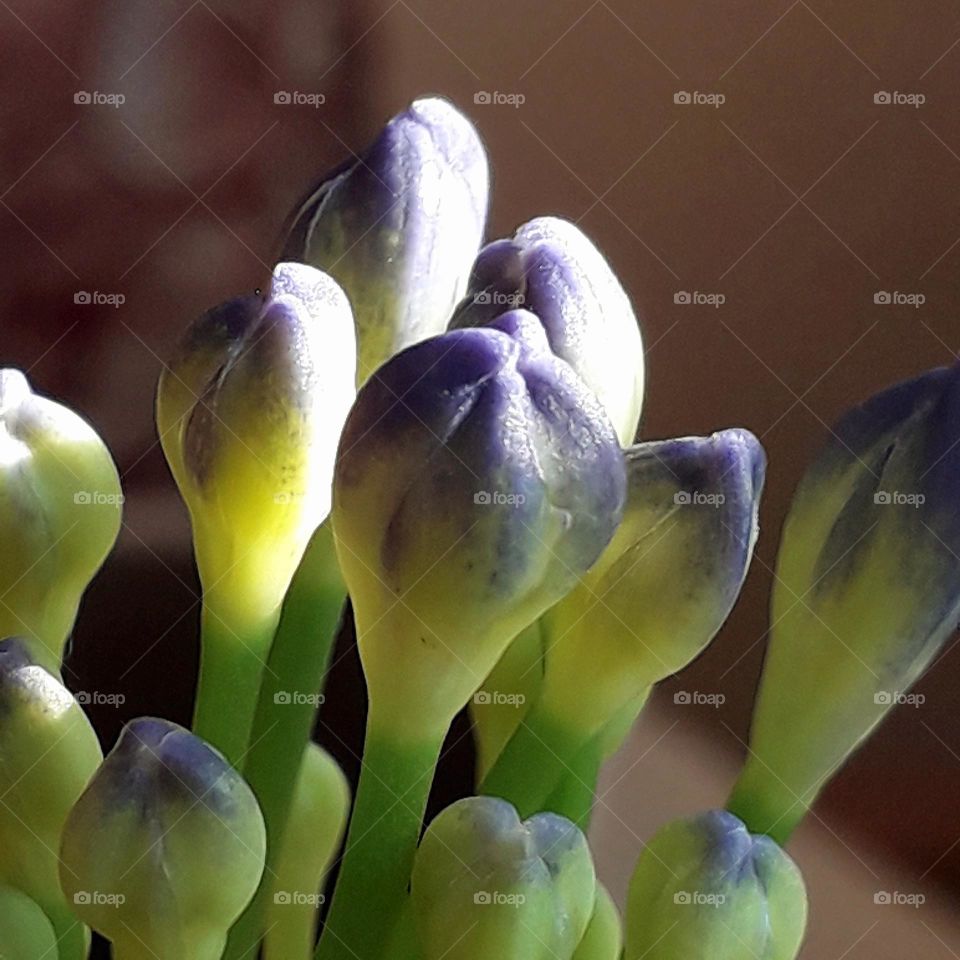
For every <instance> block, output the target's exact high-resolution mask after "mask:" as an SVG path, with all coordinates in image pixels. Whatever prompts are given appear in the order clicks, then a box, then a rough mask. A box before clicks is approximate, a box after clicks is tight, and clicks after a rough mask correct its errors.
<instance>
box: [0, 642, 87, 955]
mask: <svg viewBox="0 0 960 960" xmlns="http://www.w3.org/2000/svg"><path fill="white" fill-rule="evenodd" d="M102 756H103V754H102V753H101V752H100V744H99V741H98V740H97V735H96V734H95V733H94V731H93V727H91V726H90V722H89V720H87V717H86V715H85V714H84V712H83V710H82V709H81V707H80V705H79V704H78V703H77V701H76V700H75V699H74V697H73V695H72V694H71V693H70V691H69V690H67V689H66V687H64V686H63V684H61V683H60V681H59V679H58V678H57V677H55V676H54V675H53V674H51V673H49V672H47V670H45V669H44V668H43V667H41V666H39V665H38V664H37V663H36V662H35V661H34V659H33V648H32V647H31V648H28V647H27V645H26V644H25V643H23V642H22V641H20V640H19V639H13V638H11V639H7V640H3V641H0V797H2V798H3V802H2V803H0V849H2V850H3V856H2V857H0V881H2V882H3V883H4V884H8V885H9V886H12V887H16V888H17V889H19V890H22V891H23V892H24V893H26V894H27V895H28V896H29V897H30V898H31V899H32V900H34V901H36V903H37V904H38V905H39V906H40V908H41V909H42V910H43V911H44V912H45V913H46V915H47V916H48V917H49V918H50V920H51V922H52V923H53V925H54V928H55V930H56V932H57V936H58V938H60V939H61V950H62V955H63V956H64V957H72V956H75V955H76V952H77V951H78V950H79V949H80V946H79V945H80V944H82V943H83V942H84V939H85V931H84V930H83V929H82V928H81V927H80V925H79V924H78V923H77V922H76V919H75V918H74V917H73V914H72V913H71V911H70V908H69V907H68V905H67V901H66V900H65V899H64V896H63V893H62V891H61V889H60V881H59V877H58V861H57V850H58V849H59V848H60V837H61V834H62V832H63V826H64V823H65V821H66V819H67V815H68V814H69V812H70V809H71V807H73V805H74V803H75V802H76V800H77V798H78V797H79V796H80V794H81V793H82V792H83V790H84V788H85V787H86V786H87V783H88V782H89V780H90V778H91V777H92V776H93V774H94V771H95V770H96V769H97V767H98V765H99V763H100V760H101V759H102ZM0 915H2V911H0ZM71 951H73V952H71Z"/></svg>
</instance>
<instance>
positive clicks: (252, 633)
mask: <svg viewBox="0 0 960 960" xmlns="http://www.w3.org/2000/svg"><path fill="white" fill-rule="evenodd" d="M221 609H223V608H221V607H220V606H219V604H218V603H217V598H216V596H208V595H206V594H205V595H204V598H203V613H202V624H201V646H200V678H199V682H198V684H197V699H196V703H195V705H194V714H193V732H194V733H195V734H196V735H197V736H198V737H200V738H201V739H203V740H206V741H207V743H210V744H212V745H213V746H214V747H216V748H217V749H218V750H219V751H220V752H221V753H222V754H223V755H224V756H225V757H226V758H227V760H228V761H229V763H230V764H231V765H232V766H234V767H236V768H237V769H240V768H241V766H242V761H243V756H244V753H245V752H246V749H247V744H248V743H249V742H250V731H251V729H252V727H253V717H254V713H255V711H256V709H257V697H258V694H259V692H260V680H261V678H262V676H263V671H264V666H265V663H266V659H267V656H268V654H269V651H270V644H271V643H272V642H273V634H274V631H275V629H276V616H272V617H267V618H266V619H264V620H262V621H260V622H258V623H252V624H239V623H231V622H230V620H229V619H227V617H226V616H225V615H224V614H222V613H220V610H221Z"/></svg>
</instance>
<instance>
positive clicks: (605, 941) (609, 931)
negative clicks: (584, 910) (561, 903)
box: [573, 883, 623, 960]
mask: <svg viewBox="0 0 960 960" xmlns="http://www.w3.org/2000/svg"><path fill="white" fill-rule="evenodd" d="M622 953H623V925H622V924H621V922H620V911H619V910H618V909H617V905H616V904H615V903H614V902H613V897H611V896H610V893H609V891H608V890H607V888H606V887H605V886H604V885H603V884H602V883H597V899H596V901H595V903H594V905H593V914H592V916H591V917H590V923H588V924H587V929H586V932H585V933H584V935H583V939H582V940H581V941H580V944H579V946H578V947H577V949H576V952H575V953H574V955H573V960H620V957H621V956H622Z"/></svg>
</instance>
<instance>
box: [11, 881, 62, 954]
mask: <svg viewBox="0 0 960 960" xmlns="http://www.w3.org/2000/svg"><path fill="white" fill-rule="evenodd" d="M58 956H59V953H58V950H57V935H56V934H55V933H54V932H53V927H52V926H51V925H50V921H49V920H48V919H47V917H46V914H45V913H44V912H43V911H42V910H41V909H40V907H38V906H37V904H36V903H34V902H33V900H31V899H30V898H29V897H28V896H27V895H26V894H24V893H21V892H20V891H19V890H15V889H14V888H13V887H2V886H0V957H3V958H4V960H57V957H58Z"/></svg>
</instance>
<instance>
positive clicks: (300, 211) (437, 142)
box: [283, 98, 489, 386]
mask: <svg viewBox="0 0 960 960" xmlns="http://www.w3.org/2000/svg"><path fill="white" fill-rule="evenodd" d="M488 180H489V172H488V169H487V157H486V153H485V152H484V149H483V144H482V143H481V142H480V138H479V137H478V136H477V133H476V131H475V130H474V128H473V126H472V125H471V124H470V122H469V121H468V120H467V119H466V118H465V117H464V116H463V115H462V114H460V113H459V112H458V111H457V110H456V109H455V108H454V107H453V106H451V105H450V104H449V103H448V102H447V101H446V100H442V99H436V98H432V99H424V100H416V101H414V103H412V104H411V105H410V106H409V107H408V108H407V109H406V110H404V111H403V112H402V113H400V114H397V116H395V117H394V118H393V119H392V120H391V121H390V122H389V123H388V124H387V125H386V126H385V127H384V128H383V130H382V131H381V133H380V135H379V136H378V137H377V139H376V140H375V141H374V142H373V143H372V144H371V145H370V146H369V147H368V148H367V150H365V151H364V153H363V155H362V156H360V157H358V158H356V160H351V161H350V162H348V163H347V164H345V165H343V166H341V167H339V168H338V169H336V170H334V171H333V172H332V173H330V174H329V175H328V177H327V178H326V179H325V180H324V181H323V182H322V183H321V184H320V186H319V187H317V188H315V189H314V190H313V191H311V193H310V195H309V196H308V197H307V199H306V200H305V201H304V202H303V203H302V204H301V205H300V206H299V207H298V208H297V210H296V211H295V212H294V214H293V217H292V225H291V227H290V233H289V235H288V237H287V239H286V241H285V244H284V253H283V256H284V258H285V259H289V260H299V261H303V262H304V263H309V264H311V265H312V266H314V267H318V268H319V269H321V270H325V271H327V272H328V273H329V274H330V275H331V276H332V277H334V278H335V279H336V280H337V282H338V283H340V284H341V285H342V286H343V288H344V290H346V291H347V295H348V296H349V298H350V304H351V306H352V307H353V312H354V316H355V318H356V324H357V339H358V341H359V363H358V366H357V385H358V386H359V385H361V384H363V383H364V382H365V381H366V380H367V378H368V377H369V376H370V375H371V374H372V373H373V371H374V370H376V369H377V367H379V366H380V365H381V364H382V363H385V362H386V361H387V360H388V359H389V358H390V357H391V356H393V354H394V353H397V352H398V351H399V350H402V349H403V348H404V347H407V346H410V345H411V344H414V343H416V342H417V341H419V340H423V339H425V338H426V337H430V336H433V335H434V334H437V333H440V332H442V331H443V329H444V328H445V327H446V325H447V321H448V320H449V319H450V314H451V312H452V310H453V308H454V306H455V305H456V303H457V301H458V300H459V299H460V297H461V296H462V295H463V291H464V289H465V287H466V283H467V276H468V274H469V271H470V264H471V263H472V261H473V258H474V257H475V256H476V253H477V250H478V249H479V247H480V241H481V239H482V237H483V228H484V223H485V222H486V216H487V192H488Z"/></svg>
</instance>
